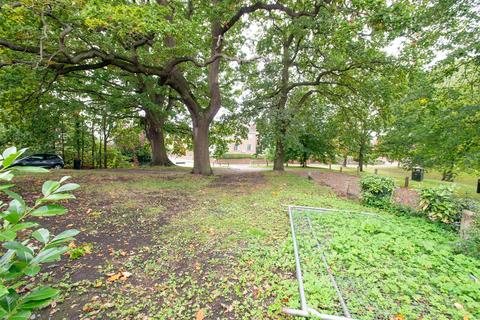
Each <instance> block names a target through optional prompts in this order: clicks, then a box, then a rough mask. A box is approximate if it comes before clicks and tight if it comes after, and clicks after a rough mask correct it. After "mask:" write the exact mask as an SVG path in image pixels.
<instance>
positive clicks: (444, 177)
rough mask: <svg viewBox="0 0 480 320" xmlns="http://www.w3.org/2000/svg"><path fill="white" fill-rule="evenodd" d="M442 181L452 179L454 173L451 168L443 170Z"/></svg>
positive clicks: (451, 180) (450, 180)
mask: <svg viewBox="0 0 480 320" xmlns="http://www.w3.org/2000/svg"><path fill="white" fill-rule="evenodd" d="M442 181H446V182H453V181H454V174H453V171H452V170H451V169H446V170H443V172H442Z"/></svg>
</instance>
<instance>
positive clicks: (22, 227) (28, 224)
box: [10, 222, 38, 231]
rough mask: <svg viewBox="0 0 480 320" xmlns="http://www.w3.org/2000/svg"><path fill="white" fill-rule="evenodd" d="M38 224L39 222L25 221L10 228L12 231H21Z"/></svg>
mask: <svg viewBox="0 0 480 320" xmlns="http://www.w3.org/2000/svg"><path fill="white" fill-rule="evenodd" d="M36 226H38V223H36V222H24V223H19V224H17V225H14V226H12V227H11V228H10V230H12V231H21V230H25V229H29V228H33V227H36Z"/></svg>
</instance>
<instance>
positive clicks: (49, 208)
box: [30, 204, 67, 217]
mask: <svg viewBox="0 0 480 320" xmlns="http://www.w3.org/2000/svg"><path fill="white" fill-rule="evenodd" d="M66 212H67V209H66V208H64V207H63V206H61V205H58V204H50V205H46V206H42V207H40V208H37V209H35V210H34V211H32V213H30V214H31V215H32V216H34V217H51V216H59V215H62V214H65V213H66Z"/></svg>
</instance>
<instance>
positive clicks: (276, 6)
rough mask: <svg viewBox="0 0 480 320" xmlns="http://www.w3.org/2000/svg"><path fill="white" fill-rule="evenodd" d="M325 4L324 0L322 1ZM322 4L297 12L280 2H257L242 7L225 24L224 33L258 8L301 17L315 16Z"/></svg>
mask: <svg viewBox="0 0 480 320" xmlns="http://www.w3.org/2000/svg"><path fill="white" fill-rule="evenodd" d="M322 4H323V2H322ZM322 4H319V3H315V6H314V9H313V11H311V12H308V11H300V12H296V11H294V10H293V9H291V8H289V7H286V6H284V5H283V4H280V3H272V4H269V3H263V2H256V3H254V4H253V5H250V6H245V7H241V8H240V9H239V10H238V11H237V12H236V13H235V15H234V16H233V17H231V18H230V20H229V21H228V22H227V23H225V24H224V25H223V28H222V34H225V33H226V32H227V31H228V30H230V29H231V28H232V27H233V26H234V25H235V23H237V22H238V21H239V20H240V19H241V18H242V17H243V16H244V15H246V14H249V13H253V12H255V11H258V10H265V11H281V12H284V13H285V14H287V15H288V16H290V17H292V18H299V17H303V16H309V17H315V16H316V15H317V14H318V12H319V11H320V7H321V6H322Z"/></svg>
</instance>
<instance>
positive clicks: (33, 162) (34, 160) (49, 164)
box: [13, 154, 65, 169]
mask: <svg viewBox="0 0 480 320" xmlns="http://www.w3.org/2000/svg"><path fill="white" fill-rule="evenodd" d="M64 165H65V164H64V163H63V159H62V157H60V156H58V155H56V154H34V155H31V156H28V157H25V158H22V159H19V160H17V161H15V162H14V163H13V166H29V167H43V168H52V169H61V168H63V166H64Z"/></svg>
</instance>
